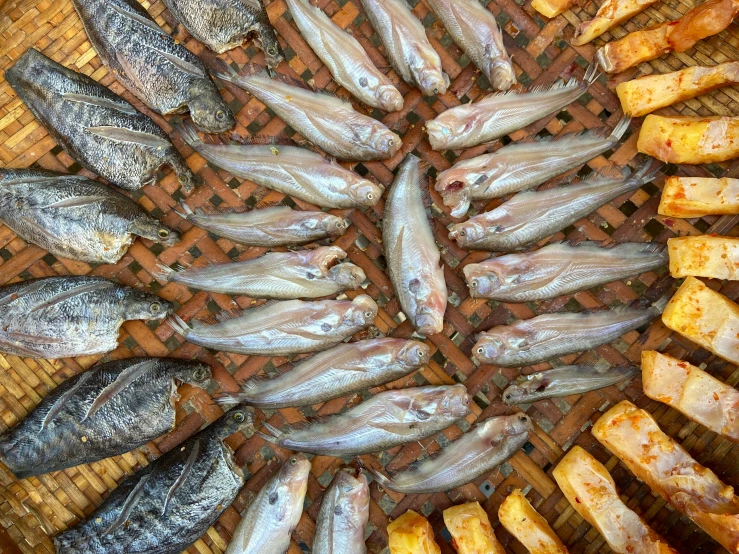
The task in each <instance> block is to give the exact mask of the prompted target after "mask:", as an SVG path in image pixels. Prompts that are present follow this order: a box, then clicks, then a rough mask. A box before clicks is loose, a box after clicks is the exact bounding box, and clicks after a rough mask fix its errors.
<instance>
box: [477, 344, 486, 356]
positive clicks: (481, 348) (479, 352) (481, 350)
mask: <svg viewBox="0 0 739 554" xmlns="http://www.w3.org/2000/svg"><path fill="white" fill-rule="evenodd" d="M477 353H478V354H484V353H485V349H484V348H483V347H482V346H481V347H480V348H478V349H477Z"/></svg>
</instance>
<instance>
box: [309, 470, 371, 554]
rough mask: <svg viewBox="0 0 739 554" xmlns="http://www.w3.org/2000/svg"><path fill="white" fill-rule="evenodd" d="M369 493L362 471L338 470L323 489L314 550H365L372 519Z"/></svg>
mask: <svg viewBox="0 0 739 554" xmlns="http://www.w3.org/2000/svg"><path fill="white" fill-rule="evenodd" d="M369 505H370V494H369V487H368V485H367V478H366V477H365V476H364V474H363V473H360V474H359V475H358V476H356V477H355V476H353V475H350V474H349V473H348V472H347V471H343V470H339V471H337V472H336V475H334V478H333V480H332V481H331V484H330V485H329V487H328V489H326V491H325V492H324V493H323V499H322V500H321V509H320V510H319V511H318V517H317V518H316V532H315V536H314V537H313V554H366V552H367V546H366V545H365V544H364V530H365V528H366V527H367V522H368V521H369Z"/></svg>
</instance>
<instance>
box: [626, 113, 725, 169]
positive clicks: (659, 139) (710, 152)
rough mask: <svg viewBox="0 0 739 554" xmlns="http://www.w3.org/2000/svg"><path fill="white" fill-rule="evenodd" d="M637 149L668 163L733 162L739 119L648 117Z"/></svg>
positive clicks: (640, 134)
mask: <svg viewBox="0 0 739 554" xmlns="http://www.w3.org/2000/svg"><path fill="white" fill-rule="evenodd" d="M636 148H637V150H639V152H643V153H644V154H647V155H649V156H652V157H654V158H657V159H658V160H661V161H663V162H666V163H676V164H707V163H713V162H724V161H726V160H732V159H734V158H736V157H737V156H739V117H726V116H720V115H716V116H710V117H691V116H671V117H670V116H661V115H656V114H649V115H648V116H647V117H645V118H644V123H642V127H641V129H640V131H639V140H638V141H637V143H636Z"/></svg>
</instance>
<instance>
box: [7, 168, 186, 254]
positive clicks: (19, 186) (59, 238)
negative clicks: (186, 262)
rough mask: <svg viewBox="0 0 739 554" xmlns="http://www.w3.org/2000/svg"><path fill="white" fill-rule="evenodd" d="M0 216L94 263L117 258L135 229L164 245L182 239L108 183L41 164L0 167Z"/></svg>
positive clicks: (48, 246) (54, 248) (37, 239)
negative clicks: (63, 172)
mask: <svg viewBox="0 0 739 554" xmlns="http://www.w3.org/2000/svg"><path fill="white" fill-rule="evenodd" d="M0 221H2V222H3V223H5V225H7V226H8V227H10V228H11V229H12V230H13V232H15V234H17V235H18V236H19V237H21V238H22V239H24V240H26V241H29V242H32V243H34V244H38V245H39V246H40V247H41V248H43V249H45V250H47V251H48V252H50V253H51V254H53V255H55V256H60V257H62V258H70V259H72V260H79V261H83V262H92V263H109V264H114V263H116V262H117V261H118V260H120V259H121V258H122V257H123V255H124V254H125V253H126V250H128V247H129V246H131V243H133V241H134V235H139V236H141V237H144V238H147V239H150V240H154V241H158V242H163V243H164V244H166V245H168V246H171V245H173V244H175V243H176V242H178V241H179V240H180V234H179V233H178V232H177V231H174V230H172V229H169V228H168V227H165V226H164V225H162V224H161V223H160V222H159V221H157V220H156V219H154V218H153V217H151V216H150V215H149V214H147V213H146V211H145V210H144V209H143V208H142V207H141V206H140V205H138V204H137V203H136V202H134V201H133V200H131V199H130V198H128V197H126V196H124V195H122V194H120V193H119V192H116V191H114V190H113V189H112V188H110V187H107V186H105V185H103V184H101V183H98V182H96V181H91V180H90V179H87V178H86V177H82V176H80V175H62V174H60V173H54V172H51V171H44V170H41V169H0Z"/></svg>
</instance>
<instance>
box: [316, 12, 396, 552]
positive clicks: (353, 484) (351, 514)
mask: <svg viewBox="0 0 739 554" xmlns="http://www.w3.org/2000/svg"><path fill="white" fill-rule="evenodd" d="M403 1H405V0H403ZM369 507H370V493H369V487H368V485H367V478H366V477H365V476H364V474H363V473H360V474H359V475H358V476H357V477H355V476H354V475H350V474H349V473H348V472H347V471H344V470H339V471H337V472H336V475H334V478H333V480H332V481H331V484H330V485H329V487H328V488H327V489H326V491H325V492H324V493H323V498H322V500H321V509H320V510H319V511H318V517H317V518H316V533H315V536H314V537H313V551H312V552H313V554H365V553H366V552H367V546H366V545H365V544H364V530H365V528H366V527H367V522H368V521H369Z"/></svg>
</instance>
